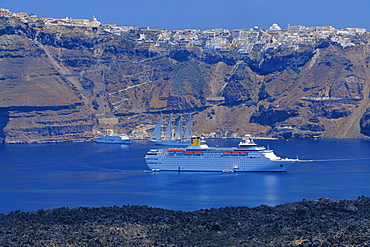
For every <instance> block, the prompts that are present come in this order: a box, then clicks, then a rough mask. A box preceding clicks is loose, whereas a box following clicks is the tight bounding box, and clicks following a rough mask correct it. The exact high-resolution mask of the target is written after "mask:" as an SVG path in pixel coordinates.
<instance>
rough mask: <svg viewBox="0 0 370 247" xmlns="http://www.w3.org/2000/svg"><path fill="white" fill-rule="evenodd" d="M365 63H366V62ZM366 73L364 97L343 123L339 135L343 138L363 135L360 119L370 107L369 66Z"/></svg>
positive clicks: (367, 50) (367, 52)
mask: <svg viewBox="0 0 370 247" xmlns="http://www.w3.org/2000/svg"><path fill="white" fill-rule="evenodd" d="M365 50H366V51H365V53H366V54H369V51H370V50H369V48H368V47H367V48H365ZM364 64H366V63H365V62H364ZM365 74H366V78H365V87H364V90H363V95H364V99H363V100H362V101H361V103H360V104H359V106H358V107H357V108H356V110H355V111H354V112H352V114H351V115H350V116H349V117H348V118H346V119H345V121H344V122H343V123H342V125H341V128H340V131H341V134H339V137H341V138H358V137H360V136H361V133H360V120H361V118H362V116H363V115H364V113H365V112H366V110H367V109H368V108H369V107H370V99H369V95H370V85H369V84H370V74H369V69H368V67H367V68H365Z"/></svg>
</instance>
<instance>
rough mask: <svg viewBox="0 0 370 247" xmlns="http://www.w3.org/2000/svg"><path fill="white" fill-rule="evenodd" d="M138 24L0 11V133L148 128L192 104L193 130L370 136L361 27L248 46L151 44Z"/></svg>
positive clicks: (42, 135)
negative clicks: (43, 18)
mask: <svg viewBox="0 0 370 247" xmlns="http://www.w3.org/2000/svg"><path fill="white" fill-rule="evenodd" d="M139 34H140V30H139V31H136V32H128V33H126V34H124V35H121V36H116V35H113V34H110V33H105V32H104V31H102V30H98V31H93V30H90V29H88V28H82V27H81V28H79V27H63V26H50V25H49V26H46V25H42V24H35V23H29V24H25V23H20V22H17V21H16V20H10V19H5V18H2V19H0V68H1V70H0V138H1V139H2V140H3V141H4V142H6V143H19V142H21V143H29V142H57V141H83V140H90V139H91V138H92V136H93V132H94V131H96V130H98V129H104V128H108V127H109V128H116V129H119V130H122V131H124V132H128V133H132V134H133V133H138V132H140V130H142V131H145V130H148V129H149V130H148V131H147V132H148V133H150V128H151V127H153V123H155V122H156V121H157V120H158V119H159V117H160V115H161V114H165V115H166V114H170V113H173V114H174V115H175V117H176V116H179V115H180V114H193V119H194V127H193V130H194V132H195V133H198V134H201V133H211V132H215V133H218V134H220V135H228V136H240V135H243V134H246V133H250V134H252V135H256V136H273V137H280V138H312V137H335V138H358V137H363V138H365V137H367V136H370V127H369V123H368V122H369V117H368V116H369V114H370V113H369V111H368V109H369V107H370V104H369V103H370V102H369V86H368V84H369V82H370V77H369V61H370V50H369V44H368V40H369V37H368V36H367V35H368V34H367V33H365V34H363V35H361V36H360V37H354V39H356V45H355V46H351V47H347V48H343V47H342V46H341V45H339V44H338V43H335V42H332V41H330V40H317V41H316V42H315V45H300V46H299V47H298V46H297V47H295V48H294V49H291V48H285V49H283V48H280V49H270V50H267V51H264V52H262V51H260V50H255V51H253V52H252V53H250V54H248V55H240V54H237V53H233V52H228V53H225V52H217V51H208V50H204V49H203V48H202V47H196V46H195V47H190V48H187V49H184V48H176V47H167V48H165V49H163V48H162V49H158V48H156V47H155V46H153V45H151V44H143V43H139V42H137V40H138V37H139ZM209 97H219V98H220V97H223V98H222V99H224V100H221V101H218V102H214V101H213V102H212V101H210V100H209V99H210V98H209ZM207 98H208V100H207ZM107 118H114V119H116V121H112V122H110V121H105V120H106V119H107Z"/></svg>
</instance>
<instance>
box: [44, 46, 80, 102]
mask: <svg viewBox="0 0 370 247" xmlns="http://www.w3.org/2000/svg"><path fill="white" fill-rule="evenodd" d="M38 45H39V47H40V48H41V49H43V50H44V51H45V53H46V55H47V57H48V58H49V60H50V62H51V64H52V65H54V67H55V69H56V70H57V71H58V72H59V73H60V74H61V75H63V76H64V78H65V79H66V80H67V81H68V82H69V83H71V84H72V85H73V86H74V87H75V88H76V89H77V90H78V92H79V93H80V94H81V95H82V97H83V99H84V101H85V103H86V97H85V95H84V92H83V91H84V89H83V87H82V85H81V83H80V81H79V80H78V79H77V78H75V76H73V75H72V72H71V71H70V70H69V69H67V68H66V67H64V66H63V65H62V64H60V63H58V62H57V61H55V59H54V58H53V56H52V55H51V53H50V51H49V49H48V47H47V46H45V45H43V44H41V43H39V44H38Z"/></svg>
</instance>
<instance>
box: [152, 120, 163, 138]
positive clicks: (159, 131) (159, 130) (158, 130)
mask: <svg viewBox="0 0 370 247" xmlns="http://www.w3.org/2000/svg"><path fill="white" fill-rule="evenodd" d="M162 121H163V115H161V118H160V119H159V121H158V123H157V125H156V126H155V128H154V131H153V133H152V136H151V137H150V138H151V139H155V140H160V139H161V136H162Z"/></svg>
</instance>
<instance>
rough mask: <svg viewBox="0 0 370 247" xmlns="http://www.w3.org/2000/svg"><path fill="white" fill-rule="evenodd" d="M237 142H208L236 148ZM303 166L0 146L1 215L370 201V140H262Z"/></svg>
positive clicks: (100, 148) (108, 149)
mask: <svg viewBox="0 0 370 247" xmlns="http://www.w3.org/2000/svg"><path fill="white" fill-rule="evenodd" d="M238 141H239V140H236V139H231V140H208V141H207V142H208V144H209V146H215V145H219V146H236V145H237V143H238ZM257 143H258V144H260V145H264V146H269V147H270V148H271V149H273V150H275V153H276V154H277V155H279V156H281V157H289V158H295V157H296V156H298V157H299V158H300V159H302V160H311V161H310V162H301V163H298V164H295V165H292V166H291V167H289V168H288V172H283V173H272V172H263V173H262V172H254V173H213V172H206V173H204V172H182V173H177V172H160V173H151V172H147V169H148V168H147V166H146V164H145V160H144V156H145V153H146V151H147V150H148V149H149V148H150V147H151V143H150V142H149V141H134V142H133V144H131V145H117V144H98V143H63V144H30V145H0V213H9V212H11V211H15V210H21V211H33V210H38V209H41V208H43V209H50V208H57V207H62V206H66V207H70V208H74V207H79V206H86V207H99V206H112V205H118V206H121V205H128V204H131V205H133V204H135V205H136V204H140V205H142V204H145V205H149V206H152V207H160V208H166V209H174V210H184V211H192V210H197V209H201V208H212V207H213V208H219V207H225V206H248V207H255V206H258V205H261V204H266V205H271V206H273V205H277V204H282V203H286V202H296V201H301V200H302V199H303V198H305V199H307V200H316V199H318V198H322V197H329V198H331V199H348V200H352V199H356V198H357V196H360V195H365V196H370V193H369V192H370V179H369V178H370V141H368V140H305V141H282V140H257Z"/></svg>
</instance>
